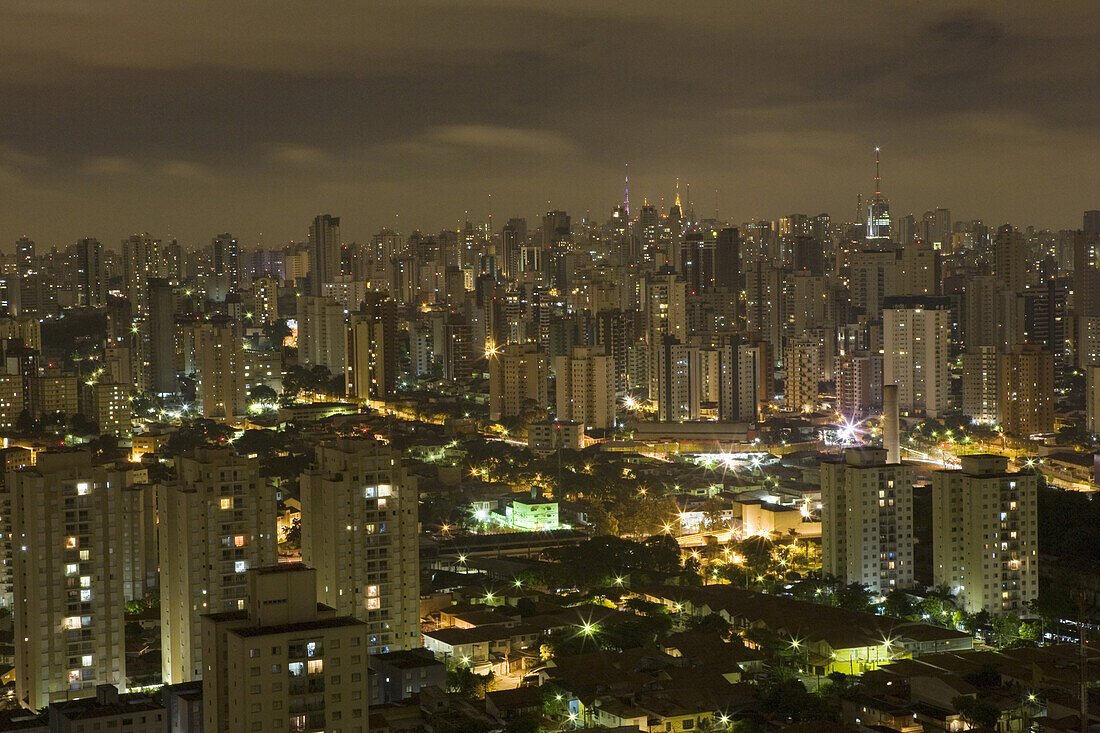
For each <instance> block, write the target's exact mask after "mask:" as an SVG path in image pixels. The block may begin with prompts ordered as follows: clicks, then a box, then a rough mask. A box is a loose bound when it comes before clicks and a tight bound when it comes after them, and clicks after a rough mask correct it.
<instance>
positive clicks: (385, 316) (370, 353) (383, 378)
mask: <svg viewBox="0 0 1100 733" xmlns="http://www.w3.org/2000/svg"><path fill="white" fill-rule="evenodd" d="M347 363H348V366H347V371H346V373H345V374H346V383H347V394H348V396H349V397H358V398H360V399H368V400H384V399H390V398H391V397H392V396H393V394H394V393H395V391H396V389H397V365H398V362H397V302H396V301H395V300H394V299H393V298H390V297H389V296H387V295H385V294H382V293H368V294H367V297H366V299H365V300H364V301H363V303H362V305H361V307H360V309H359V310H358V311H357V312H355V313H352V314H351V316H350V317H349V318H348V343H347Z"/></svg>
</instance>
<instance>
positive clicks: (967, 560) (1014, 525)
mask: <svg viewBox="0 0 1100 733" xmlns="http://www.w3.org/2000/svg"><path fill="white" fill-rule="evenodd" d="M1007 469H1008V459H1007V458H1005V457H1004V456H998V455H970V456H962V467H961V468H960V469H957V470H942V471H936V472H934V473H933V474H932V527H933V531H932V563H933V566H932V570H933V580H934V582H935V583H936V585H945V586H947V587H948V588H950V589H951V590H952V591H954V592H955V593H956V594H957V597H958V598H959V601H960V602H961V604H962V608H963V609H964V610H966V611H968V612H971V613H974V612H977V611H980V610H983V609H984V610H986V611H988V612H989V613H992V614H1005V613H1014V614H1017V615H1019V614H1023V613H1026V612H1027V604H1028V603H1029V602H1030V601H1031V600H1032V599H1034V598H1035V597H1036V596H1037V595H1038V593H1039V570H1038V547H1037V543H1038V530H1037V526H1038V498H1037V495H1038V476H1036V475H1034V474H1031V473H1009V472H1008V470H1007Z"/></svg>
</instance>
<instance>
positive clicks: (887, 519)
mask: <svg viewBox="0 0 1100 733" xmlns="http://www.w3.org/2000/svg"><path fill="white" fill-rule="evenodd" d="M912 477H913V475H912V469H911V468H910V467H909V466H908V465H906V464H904V463H887V462H886V450H885V449H883V448H849V449H848V450H846V451H845V453H844V459H843V460H841V461H826V462H823V463H822V464H821V507H822V509H821V512H822V514H821V551H822V567H823V569H824V571H825V572H826V573H828V574H830V575H835V576H837V577H838V578H843V579H844V580H845V582H847V583H862V584H864V585H866V586H867V587H868V588H869V589H870V590H871V592H873V593H879V594H886V593H889V592H890V591H891V590H894V589H895V588H908V587H909V586H911V585H912V584H913V481H912Z"/></svg>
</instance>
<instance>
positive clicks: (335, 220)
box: [309, 214, 341, 297]
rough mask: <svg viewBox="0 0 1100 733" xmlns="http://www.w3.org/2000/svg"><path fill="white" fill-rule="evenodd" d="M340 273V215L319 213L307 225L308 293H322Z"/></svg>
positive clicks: (316, 294) (319, 294)
mask: <svg viewBox="0 0 1100 733" xmlns="http://www.w3.org/2000/svg"><path fill="white" fill-rule="evenodd" d="M340 273H341V269H340V217H338V216H330V215H328V214H321V215H319V216H317V217H315V218H314V219H313V223H312V224H310V225H309V295H312V296H315V297H319V296H321V295H323V291H322V289H321V288H322V284H323V283H327V282H332V281H333V280H334V279H336V276H337V275H339V274H340Z"/></svg>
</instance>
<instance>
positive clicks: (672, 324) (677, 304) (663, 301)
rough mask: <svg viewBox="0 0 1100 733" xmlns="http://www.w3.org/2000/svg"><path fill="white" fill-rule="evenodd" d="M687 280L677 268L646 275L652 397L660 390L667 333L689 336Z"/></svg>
mask: <svg viewBox="0 0 1100 733" xmlns="http://www.w3.org/2000/svg"><path fill="white" fill-rule="evenodd" d="M686 288H687V284H686V283H685V282H684V281H683V280H682V279H681V278H680V277H679V276H677V275H676V273H675V272H673V271H671V270H669V269H664V270H661V271H660V272H658V273H655V274H650V275H647V276H646V280H645V319H646V343H647V344H648V346H649V368H648V371H649V399H650V400H651V401H654V400H656V398H657V393H658V391H659V385H658V379H659V373H660V372H659V370H660V366H659V363H658V362H659V359H660V355H661V347H662V345H663V344H664V342H665V337H666V336H672V337H673V338H675V339H678V340H679V341H684V340H685V339H686V338H687V306H686V302H685V301H686V295H687V291H686Z"/></svg>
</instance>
